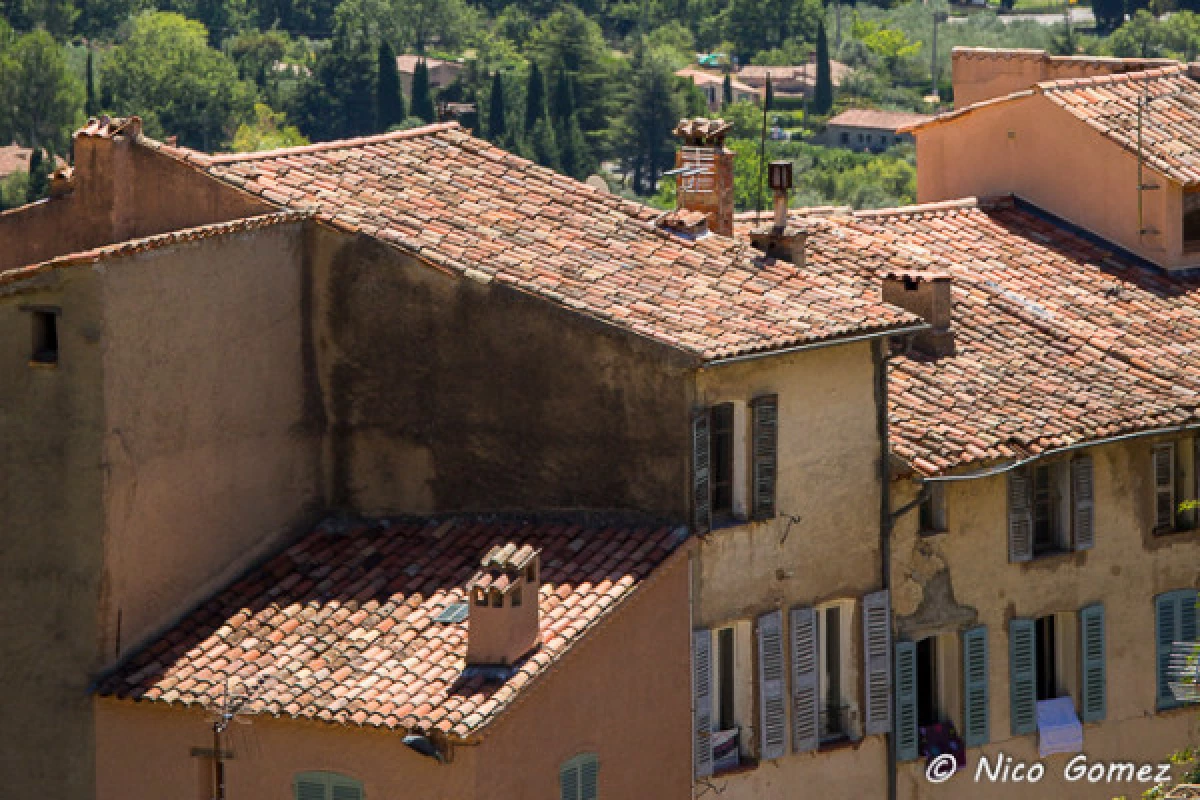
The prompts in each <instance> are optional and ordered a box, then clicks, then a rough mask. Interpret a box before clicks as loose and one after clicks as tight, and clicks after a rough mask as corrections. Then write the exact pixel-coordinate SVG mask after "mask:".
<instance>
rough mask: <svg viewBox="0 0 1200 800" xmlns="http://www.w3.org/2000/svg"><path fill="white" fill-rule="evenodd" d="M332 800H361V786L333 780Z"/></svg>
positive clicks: (350, 782) (352, 782)
mask: <svg viewBox="0 0 1200 800" xmlns="http://www.w3.org/2000/svg"><path fill="white" fill-rule="evenodd" d="M332 800H363V790H362V786H361V785H360V784H359V783H357V782H355V781H347V780H338V779H334V780H333V797H332Z"/></svg>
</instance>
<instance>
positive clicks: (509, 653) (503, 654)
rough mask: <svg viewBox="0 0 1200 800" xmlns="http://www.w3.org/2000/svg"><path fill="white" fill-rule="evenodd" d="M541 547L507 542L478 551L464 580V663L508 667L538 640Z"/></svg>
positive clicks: (539, 632)
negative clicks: (477, 562) (474, 567)
mask: <svg viewBox="0 0 1200 800" xmlns="http://www.w3.org/2000/svg"><path fill="white" fill-rule="evenodd" d="M540 554H541V551H539V550H536V549H534V548H533V547H532V546H531V545H518V544H516V543H514V542H509V543H507V544H503V545H496V546H495V547H493V548H492V549H491V550H489V551H488V552H487V554H486V555H484V557H483V559H482V561H481V563H480V568H479V570H478V571H477V572H476V573H475V575H474V576H473V577H472V578H471V580H470V581H469V582H468V583H467V603H468V609H469V610H468V612H467V613H468V619H469V623H468V626H467V663H468V664H477V665H491V666H510V665H512V664H515V663H516V662H517V661H519V660H520V659H521V658H523V657H524V656H525V655H526V654H528V653H529V651H531V650H533V649H534V648H535V647H536V646H537V644H538V641H539V640H540V639H541V625H540V621H539V610H538V587H539V586H540V585H541V559H540Z"/></svg>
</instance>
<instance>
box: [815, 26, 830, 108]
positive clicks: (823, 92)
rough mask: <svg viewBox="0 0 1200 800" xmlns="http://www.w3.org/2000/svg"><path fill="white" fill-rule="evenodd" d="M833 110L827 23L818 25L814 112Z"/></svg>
mask: <svg viewBox="0 0 1200 800" xmlns="http://www.w3.org/2000/svg"><path fill="white" fill-rule="evenodd" d="M832 108H833V70H832V66H831V64H830V62H829V41H828V40H827V39H826V38H825V23H824V22H821V23H820V24H818V25H817V83H816V86H815V87H814V88H813V111H814V112H816V113H817V114H828V113H829V111H830V109H832Z"/></svg>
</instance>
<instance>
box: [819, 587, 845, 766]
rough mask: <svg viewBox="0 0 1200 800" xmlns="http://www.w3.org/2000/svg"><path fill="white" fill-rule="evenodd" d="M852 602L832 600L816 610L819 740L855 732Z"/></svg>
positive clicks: (830, 739)
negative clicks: (851, 662) (851, 665)
mask: <svg viewBox="0 0 1200 800" xmlns="http://www.w3.org/2000/svg"><path fill="white" fill-rule="evenodd" d="M853 620H854V605H853V603H852V602H850V601H845V602H838V603H832V604H830V605H827V606H822V607H820V608H817V610H816V625H817V661H818V669H819V675H818V680H817V687H818V691H819V692H820V742H821V743H822V744H825V743H829V742H837V741H840V740H842V739H846V738H848V737H851V736H853V735H854V730H853V728H852V725H851V722H852V706H851V700H852V699H853V694H852V691H851V688H852V686H853V683H852V676H851V675H850V674H849V673H850V658H851V655H852V650H851V647H852V638H851V636H852V634H851V626H852V624H853Z"/></svg>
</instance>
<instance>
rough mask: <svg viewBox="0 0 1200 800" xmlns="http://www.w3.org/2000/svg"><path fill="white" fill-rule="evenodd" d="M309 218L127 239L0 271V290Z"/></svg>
mask: <svg viewBox="0 0 1200 800" xmlns="http://www.w3.org/2000/svg"><path fill="white" fill-rule="evenodd" d="M20 211H21V209H13V212H15V213H20ZM311 216H312V215H311V214H308V213H305V212H301V211H279V212H275V213H272V214H262V215H260V216H257V217H246V218H244V219H237V220H233V221H232V222H216V223H213V224H211V225H200V226H198V227H195V228H184V229H183V230H178V231H171V232H170V233H159V234H155V235H153V236H145V237H142V238H140V239H129V240H127V241H124V242H117V243H116V244H109V245H104V246H102V247H94V248H92V249H91V250H81V251H79V252H76V253H69V254H67V255H64V256H57V257H56V258H51V259H48V260H46V261H41V262H38V263H36V264H29V265H27V266H23V267H17V268H15V269H10V270H5V271H0V286H3V285H4V284H7V283H15V282H16V281H22V280H26V279H27V278H32V277H34V276H35V275H40V274H42V273H44V272H50V271H51V270H56V269H61V268H63V267H75V266H80V265H85V264H96V263H99V262H101V261H107V260H109V259H112V258H121V257H123V256H129V255H133V254H135V253H143V252H146V251H148V250H158V249H161V248H164V247H170V246H172V245H177V244H183V243H185V242H194V241H196V240H198V239H210V238H213V237H215V236H227V235H229V234H234V233H242V232H244V231H252V230H258V229H260V228H267V227H270V226H272V225H282V224H285V223H288V222H300V221H302V220H305V219H308V218H310V217H311Z"/></svg>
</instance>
